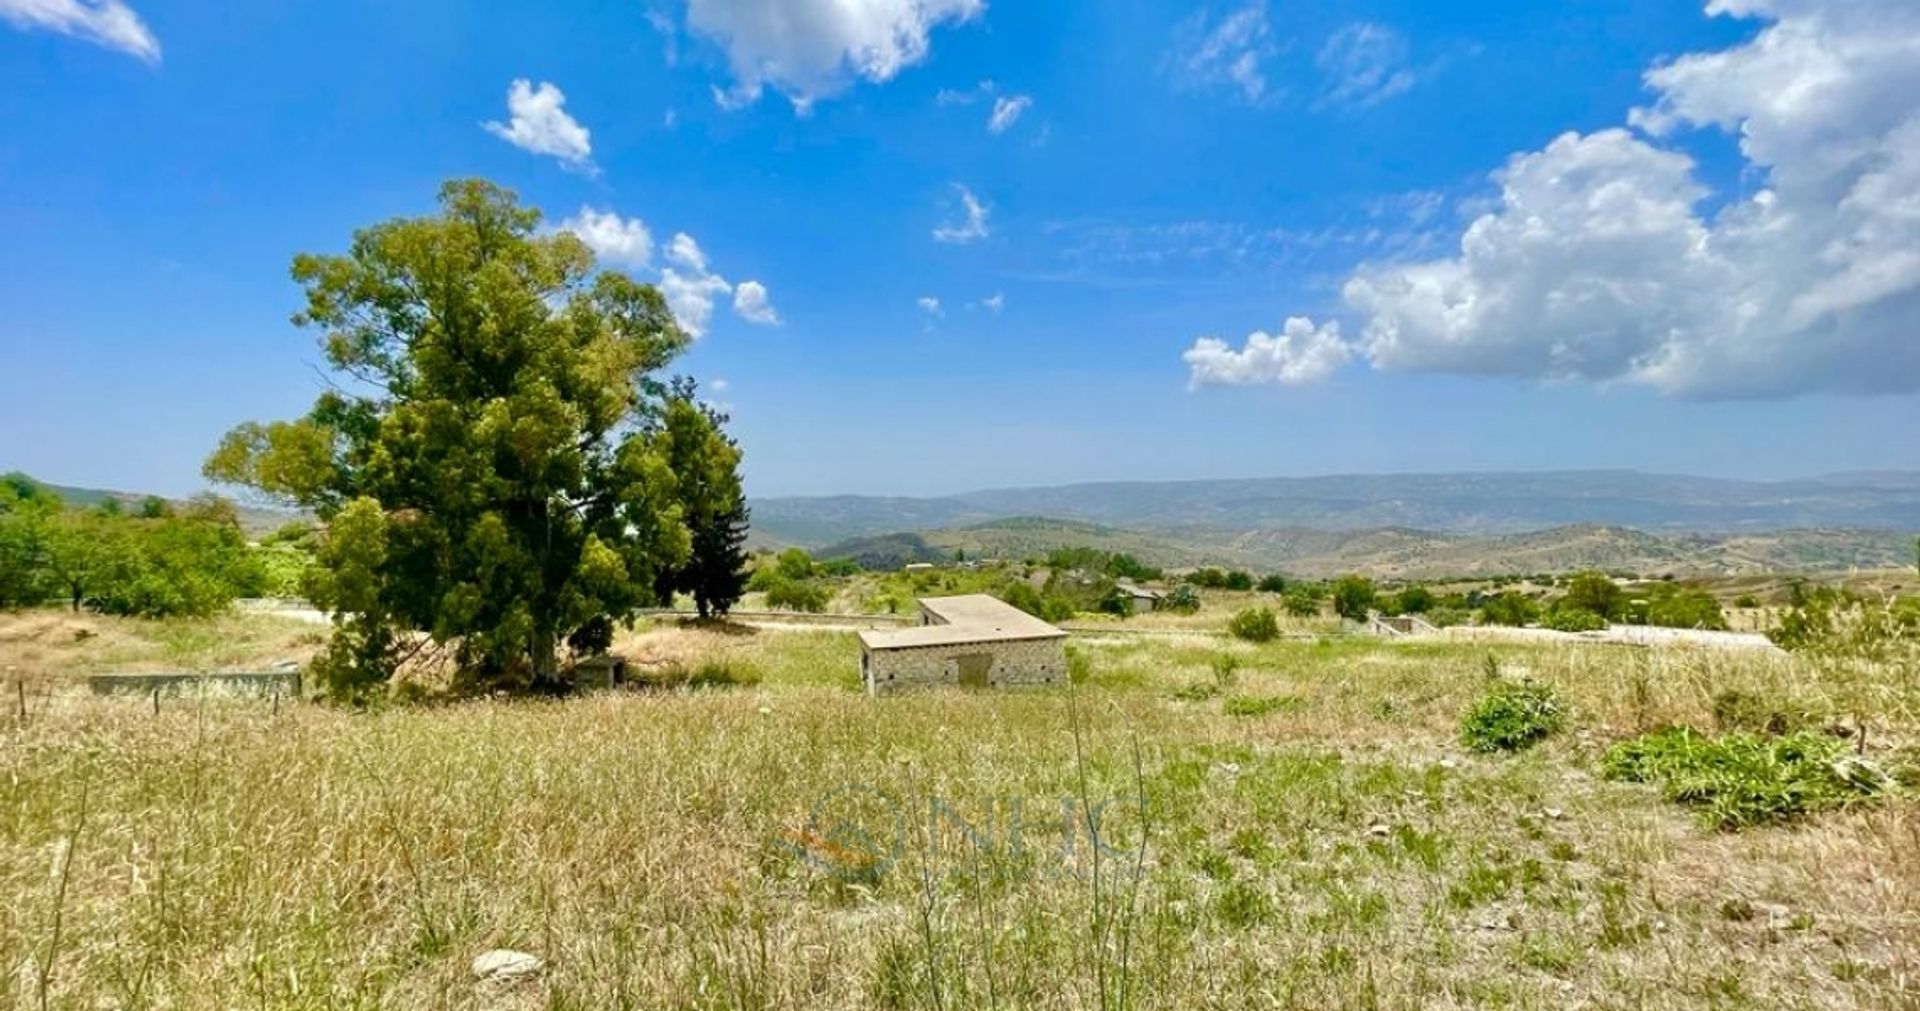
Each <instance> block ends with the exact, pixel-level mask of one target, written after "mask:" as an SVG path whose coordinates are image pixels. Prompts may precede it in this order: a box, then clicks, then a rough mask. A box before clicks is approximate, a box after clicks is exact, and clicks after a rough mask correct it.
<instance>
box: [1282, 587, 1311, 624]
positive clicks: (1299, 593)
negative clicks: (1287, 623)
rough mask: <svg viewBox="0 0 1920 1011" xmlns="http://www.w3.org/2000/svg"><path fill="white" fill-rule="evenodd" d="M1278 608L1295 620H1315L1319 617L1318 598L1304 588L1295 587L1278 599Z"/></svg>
mask: <svg viewBox="0 0 1920 1011" xmlns="http://www.w3.org/2000/svg"><path fill="white" fill-rule="evenodd" d="M1280 606H1281V607H1283V608H1285V609H1286V612H1287V614H1289V615H1291V616H1292V617H1295V618H1317V617H1319V616H1320V598H1319V597H1318V596H1316V595H1314V593H1313V591H1311V590H1309V589H1307V588H1306V587H1304V586H1296V587H1293V588H1292V589H1290V590H1288V591H1287V592H1286V595H1285V596H1283V597H1281V598H1280Z"/></svg>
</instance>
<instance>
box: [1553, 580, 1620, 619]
mask: <svg viewBox="0 0 1920 1011" xmlns="http://www.w3.org/2000/svg"><path fill="white" fill-rule="evenodd" d="M1626 607H1627V594H1626V591H1624V590H1622V589H1620V584H1618V583H1616V582H1614V581H1613V580H1612V579H1609V578H1608V577H1607V575H1606V573H1604V572H1581V573H1577V574H1575V575H1574V577H1573V579H1572V580H1571V581H1570V582H1568V583H1567V593H1566V596H1564V597H1561V598H1560V600H1559V602H1558V603H1557V604H1556V605H1555V609H1556V610H1565V609H1570V610H1576V611H1585V612H1587V613H1588V614H1591V615H1594V616H1596V617H1599V618H1602V619H1604V620H1606V621H1618V620H1619V619H1620V618H1622V617H1624V616H1625V613H1626Z"/></svg>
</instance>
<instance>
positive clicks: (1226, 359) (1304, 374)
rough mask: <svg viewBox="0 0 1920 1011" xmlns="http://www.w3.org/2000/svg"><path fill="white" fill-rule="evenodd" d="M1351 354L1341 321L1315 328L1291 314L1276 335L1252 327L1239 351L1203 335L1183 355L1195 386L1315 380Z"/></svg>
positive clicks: (1289, 383) (1342, 363)
mask: <svg viewBox="0 0 1920 1011" xmlns="http://www.w3.org/2000/svg"><path fill="white" fill-rule="evenodd" d="M1352 356H1353V348H1352V347H1351V346H1350V345H1349V344H1347V342H1346V341H1344V340H1341V339H1340V324H1339V323H1334V322H1329V323H1326V324H1324V325H1321V326H1314V325H1313V321H1312V320H1310V319H1307V318H1306V317H1304V316H1295V317H1293V318H1291V319H1289V320H1287V322H1286V325H1285V326H1283V327H1281V329H1280V336H1278V337H1275V336H1274V335H1272V334H1270V333H1267V332H1266V331H1264V330H1255V331H1254V332H1253V333H1251V334H1249V335H1247V342H1246V344H1245V345H1244V346H1243V347H1242V348H1241V349H1240V350H1238V351H1236V350H1234V349H1233V347H1232V346H1231V345H1229V344H1228V343H1227V342H1226V341H1223V340H1221V339H1219V338H1217V337H1202V338H1200V339H1199V340H1197V341H1195V342H1194V344H1193V347H1191V348H1188V349H1187V353H1186V354H1185V355H1182V356H1181V357H1182V358H1184V359H1185V360H1186V363H1187V367H1188V368H1189V369H1190V370H1192V375H1193V385H1195V386H1254V385H1259V384H1262V383H1284V384H1288V385H1295V384H1299V383H1312V382H1318V381H1319V380H1322V379H1325V378H1327V377H1328V376H1330V375H1332V374H1333V372H1334V370H1335V369H1338V368H1339V367H1340V366H1342V365H1344V364H1346V362H1347V359H1348V358H1350V357H1352Z"/></svg>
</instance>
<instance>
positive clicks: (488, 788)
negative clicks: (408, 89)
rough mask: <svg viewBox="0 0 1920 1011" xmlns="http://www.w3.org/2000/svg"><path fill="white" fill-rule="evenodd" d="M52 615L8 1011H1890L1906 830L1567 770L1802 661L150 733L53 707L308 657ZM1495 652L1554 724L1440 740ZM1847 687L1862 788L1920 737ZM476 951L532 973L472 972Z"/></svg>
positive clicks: (756, 643)
mask: <svg viewBox="0 0 1920 1011" xmlns="http://www.w3.org/2000/svg"><path fill="white" fill-rule="evenodd" d="M73 620H75V619H72V618H70V617H69V616H64V615H58V616H56V615H52V614H28V615H20V616H8V617H5V618H0V648H3V649H5V650H6V653H5V654H4V655H5V659H4V660H0V665H6V666H14V667H24V666H32V667H34V668H35V671H36V673H38V674H43V675H45V676H48V677H51V678H55V679H56V681H55V682H54V683H53V688H51V689H49V690H50V691H51V692H52V694H51V695H49V696H47V697H44V698H42V699H41V700H40V701H38V702H36V704H35V708H34V709H33V710H32V711H31V712H30V713H29V716H28V719H27V720H26V721H25V722H24V723H22V722H21V721H19V720H18V719H17V717H16V716H15V715H14V714H12V712H11V711H10V710H9V711H8V712H7V713H6V714H5V715H4V716H0V1006H6V1007H21V1008H39V1007H46V1008H76V1009H77V1008H87V1009H93V1008H126V1009H135V1008H156V1009H158V1008H167V1009H173V1008H181V1009H200V1008H209V1009H211V1008H222V1009H225V1008H241V1007H258V1008H450V1009H491V1008H503V1009H506V1008H513V1009H519V1008H553V1009H609V1008H635V1009H639V1008H688V1009H693V1008H716V1009H717V1008H809V1009H813V1008H868V1007H875V1008H926V1009H933V1008H956V1009H957V1008H1061V1009H1069V1008H1072V1009H1080V1008H1101V1009H1106V1008H1127V1007H1137V1008H1169V1009H1171V1008H1201V1007H1216V1008H1272V1007H1283V1008H1284V1007H1297V1008H1328V1007H1342V1008H1347V1007H1352V1008H1369V1007H1371V1008H1407V1009H1412V1008H1468V1007H1474V1008H1484V1007H1499V1008H1540V1009H1545V1008H1569V1007H1584V1008H1656V1007H1657V1008H1768V1009H1773V1008H1833V1007H1839V1008H1889V1009H1892V1008H1910V1007H1914V1006H1916V1004H1917V1003H1920V976H1917V975H1916V973H1917V972H1920V810H1917V809H1916V808H1915V806H1914V803H1913V801H1912V800H1911V799H1909V798H1908V797H1907V796H1904V795H1902V794H1899V793H1896V794H1895V795H1893V796H1891V797H1889V798H1886V799H1884V800H1882V801H1880V802H1879V803H1877V804H1874V805H1871V806H1861V807H1858V808H1855V809H1849V810H1842V811H1836V812H1829V813H1826V814H1822V815H1819V816H1816V817H1813V818H1809V819H1806V820H1803V821H1800V822H1796V823H1790V824H1787V825H1784V826H1776V827H1765V828H1756V829H1751V830H1748V831H1745V832H1742V833H1737V834H1735V833H1725V832H1719V831H1715V830H1712V829H1710V828H1707V827H1704V826H1703V825H1702V824H1701V823H1700V822H1699V821H1698V820H1697V819H1696V818H1694V817H1693V816H1692V815H1690V814H1689V813H1688V812H1687V811H1685V810H1683V809H1681V808H1679V807H1677V806H1674V805H1672V804H1669V803H1667V802H1665V801H1663V800H1662V799H1661V797H1660V796H1659V794H1658V793H1657V791H1656V790H1655V789H1654V788H1652V787H1647V786H1639V785H1631V784H1622V783H1615V782H1610V781H1607V780H1604V779H1602V778H1601V777H1600V776H1599V775H1598V774H1597V772H1596V763H1597V759H1598V756H1599V754H1600V752H1601V751H1602V750H1603V748H1604V747H1605V746H1606V745H1607V744H1608V743H1610V742H1612V741H1614V740H1616V739H1618V738H1621V737H1623V736H1626V735H1629V734H1631V733H1634V732H1635V731H1637V730H1640V729H1646V728H1651V727H1655V726H1658V725H1661V724H1666V723H1672V722H1685V723H1691V724H1694V725H1697V726H1701V727H1704V728H1712V726H1713V724H1714V716H1713V713H1712V704H1713V699H1714V697H1715V696H1716V695H1718V694H1720V693H1722V692H1725V691H1728V690H1730V689H1738V690H1741V691H1745V692H1748V693H1750V694H1752V695H1756V696H1760V697H1763V698H1766V699H1770V700H1777V701H1779V702H1781V703H1782V704H1789V703H1791V704H1794V705H1797V706H1799V707H1801V708H1804V709H1807V710H1810V711H1815V712H1837V711H1838V710H1839V709H1840V708H1842V706H1841V704H1840V702H1839V698H1840V696H1841V693H1842V692H1844V693H1847V697H1849V698H1854V697H1857V696H1858V693H1859V691H1860V690H1861V686H1860V685H1858V684H1848V685H1844V686H1843V685H1831V684H1827V683H1826V682H1824V681H1823V680H1822V678H1821V675H1820V674H1819V673H1818V672H1817V671H1816V670H1814V669H1813V668H1810V667H1807V666H1804V665H1802V664H1801V663H1799V662H1798V661H1795V660H1792V659H1788V658H1778V657H1765V656H1751V655H1731V654H1713V653H1702V652H1686V651H1652V650H1639V649H1628V648H1620V647H1601V646H1574V647H1564V646H1563V647H1553V648H1541V647H1528V646H1500V647H1497V648H1495V649H1493V650H1492V651H1491V652H1490V651H1489V650H1488V649H1487V648H1485V647H1464V646H1457V645H1455V646H1436V645H1419V644H1388V643H1379V642H1373V641H1366V640H1354V639H1339V638H1327V639H1322V640H1292V641H1282V642H1277V643H1273V644H1269V645H1265V646H1252V645H1248V644H1244V643H1237V642H1231V641H1229V640H1225V639H1221V638H1218V637H1214V636H1205V635H1198V634H1186V633H1183V632H1180V631H1169V632H1168V633H1167V634H1165V635H1163V636H1148V637H1125V638H1122V637H1098V636H1095V637H1087V638H1085V639H1080V640H1077V641H1076V643H1075V645H1074V650H1075V654H1076V657H1077V659H1076V662H1075V666H1076V668H1077V669H1078V671H1079V673H1080V675H1081V679H1080V681H1079V683H1077V684H1076V685H1075V686H1074V687H1073V688H1071V689H1060V690H1053V691H1043V692H1030V693H1013V694H968V693H961V692H936V693H929V694H922V695H910V696H903V697H896V698H887V699H878V700H876V699H871V698H868V697H866V696H864V695H862V694H860V693H859V692H858V691H857V686H856V675H855V657H856V656H857V645H856V643H855V642H854V640H853V637H852V636H851V634H849V633H846V632H842V631H833V630H818V629H778V630H775V629H731V630H714V629H694V628H682V627H678V626H671V625H668V626H660V627H651V628H642V629H640V630H638V631H636V632H635V633H633V634H631V635H629V636H628V637H626V638H625V639H624V640H623V642H622V643H621V648H622V649H623V650H625V651H626V652H628V653H629V654H630V655H633V656H634V657H635V658H636V659H638V660H640V661H641V662H642V663H643V665H660V664H674V663H680V664H692V663H713V664H716V665H718V666H719V667H722V668H724V669H726V670H728V671H729V672H731V673H732V674H733V675H734V676H735V677H736V678H737V679H738V680H740V681H744V682H754V683H752V684H747V685H741V686H736V687H731V688H716V689H706V690H698V691H673V692H625V693H612V694H601V695H595V696H590V697H583V698H578V699H572V700H567V701H552V702H539V701H506V700H494V701H475V702H462V703H451V704H442V705H426V706H417V707H411V708H401V707H393V708H387V709H382V710H378V711H372V712H364V713H356V712H348V711H343V710H339V709H334V708H328V707H323V706H289V707H282V708H280V709H279V710H278V712H277V713H276V712H275V711H274V710H273V709H272V708H270V707H269V706H267V705H266V704H265V703H260V702H252V703H249V702H244V701H224V702H216V701H194V700H185V699H183V700H178V701H176V702H174V703H171V704H169V705H168V706H166V707H163V708H162V710H161V712H160V713H159V715H158V716H155V715H154V714H153V713H152V712H151V710H150V709H149V708H148V707H147V706H146V705H144V704H143V703H141V702H139V701H114V700H92V699H83V698H77V697H70V696H65V695H62V694H60V693H59V691H58V690H57V689H58V681H57V678H58V677H59V676H61V674H62V672H66V673H84V672H86V671H88V670H97V669H102V668H105V667H112V666H115V665H117V664H121V663H135V662H145V661H148V660H154V659H160V658H163V657H175V658H176V659H177V660H178V661H179V662H184V663H189V664H191V663H200V662H207V663H213V662H223V661H225V660H227V659H232V660H234V661H235V662H236V663H238V662H242V661H245V660H251V659H255V658H266V657H278V656H280V655H282V654H284V653H286V652H287V651H289V650H292V649H294V648H295V647H297V646H298V645H299V644H300V643H302V642H307V641H310V633H311V630H307V629H298V628H287V627H283V626H282V625H281V624H280V623H278V622H273V621H271V620H270V619H261V618H248V619H237V618H236V619H223V621H222V622H220V623H216V624H214V625H211V626H208V627H206V628H204V629H197V630H191V631H189V630H188V629H186V628H184V627H183V628H180V629H173V630H169V629H168V628H167V627H166V626H142V625H138V624H135V623H125V624H121V623H108V624H106V625H100V626H99V627H96V628H95V629H94V632H93V634H92V635H91V636H89V637H86V638H84V639H78V640H76V639H74V637H73V634H72V630H71V629H67V630H66V631H65V632H64V633H60V632H59V631H58V630H57V629H58V627H60V626H58V625H57V624H56V623H66V622H71V621H73ZM80 620H85V621H96V619H80ZM33 629H38V631H37V632H33V631H29V630H33ZM62 634H64V635H65V639H64V640H62V639H61V635H62ZM303 637H306V638H303ZM182 643H186V644H182ZM193 644H197V645H193ZM1490 656H1491V657H1492V658H1493V659H1492V666H1496V667H1498V669H1499V670H1500V671H1501V672H1502V673H1503V674H1504V675H1506V676H1510V677H1511V676H1521V675H1525V676H1528V677H1531V678H1533V679H1536V680H1538V681H1541V682H1544V683H1547V684H1550V685H1552V686H1554V687H1555V688H1557V689H1558V690H1559V691H1560V692H1561V693H1562V695H1563V697H1564V698H1565V699H1566V700H1567V702H1568V705H1569V709H1570V719H1569V723H1568V726H1567V729H1566V730H1565V731H1564V732H1562V733H1561V734H1559V735H1557V736H1555V737H1552V738H1549V739H1548V740H1546V741H1545V742H1544V743H1543V744H1541V745H1540V746H1539V747H1537V748H1535V749H1533V750H1531V751H1527V752H1523V753H1521V754H1518V755H1512V756H1497V757H1489V756H1482V755H1479V754H1475V753H1470V752H1469V751H1467V750H1466V749H1465V748H1463V747H1462V746H1461V745H1460V744H1459V727H1460V719H1461V715H1462V713H1463V712H1464V711H1465V710H1466V709H1467V708H1468V707H1469V706H1470V705H1472V704H1473V702H1474V701H1475V700H1476V699H1478V698H1479V697H1480V696H1481V694H1482V692H1483V691H1484V688H1485V684H1486V679H1487V670H1488V667H1489V657H1490ZM1228 657H1231V661H1230V662H1229V661H1228V660H1227V659H1226V658H1228ZM1229 667H1230V668H1231V670H1232V674H1231V677H1230V679H1228V680H1230V683H1229V684H1227V685H1226V687H1225V688H1224V689H1223V690H1222V691H1220V692H1219V693H1218V694H1217V695H1216V696H1214V697H1207V696H1208V695H1209V694H1211V693H1210V692H1206V691H1195V690H1193V686H1195V685H1208V684H1213V685H1218V684H1219V683H1220V682H1221V680H1222V678H1221V676H1220V674H1219V673H1218V672H1219V671H1222V670H1226V669H1228V668H1229ZM55 668H57V669H55ZM1870 687H1871V689H1872V691H1873V697H1874V698H1875V699H1876V700H1877V711H1878V713H1879V716H1878V725H1877V726H1876V732H1875V735H1874V737H1873V739H1872V741H1871V747H1870V749H1869V755H1870V756H1872V757H1874V758H1876V760H1880V761H1884V762H1887V763H1890V764H1891V763H1894V762H1895V761H1896V760H1897V759H1898V758H1899V756H1900V754H1901V752H1902V750H1903V749H1904V748H1905V746H1906V745H1907V744H1908V743H1909V742H1911V741H1912V740H1914V735H1915V731H1916V729H1920V722H1916V720H1915V718H1914V713H1915V712H1916V711H1920V710H1917V709H1916V701H1917V700H1916V698H1915V695H1914V691H1913V688H1912V685H1911V684H1910V683H1909V682H1908V680H1907V677H1906V675H1905V674H1902V673H1900V672H1888V674H1887V676H1886V678H1884V679H1883V680H1881V681H1879V682H1876V683H1875V684H1874V685H1872V686H1870ZM1183 696H1184V697H1185V698H1190V699H1192V701H1185V700H1183ZM1096 833H1097V835H1098V842H1099V845H1096V844H1095V842H1096V840H1095V838H1094V837H1095V835H1096ZM493 948H511V949H517V950H522V951H527V952H531V953H534V954H536V955H538V956H540V957H541V958H542V959H543V960H544V961H545V963H546V968H545V970H544V971H543V972H542V973H541V974H539V975H538V976H537V977H536V978H533V979H530V980H526V981H522V982H520V983H518V984H515V985H507V986H502V985H496V984H491V983H479V982H476V981H475V979H474V977H473V975H472V973H471V972H470V970H469V963H470V961H471V960H472V959H473V958H474V956H475V955H477V954H479V953H481V952H483V951H485V950H488V949H493Z"/></svg>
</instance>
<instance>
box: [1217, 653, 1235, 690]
mask: <svg viewBox="0 0 1920 1011" xmlns="http://www.w3.org/2000/svg"><path fill="white" fill-rule="evenodd" d="M1210 664H1211V666H1212V667H1213V683H1214V684H1217V685H1219V686H1220V688H1221V690H1222V691H1224V690H1226V689H1228V688H1232V687H1233V685H1234V682H1236V681H1238V680H1239V679H1240V658H1239V657H1237V656H1234V655H1233V654H1232V653H1215V654H1214V655H1213V659H1212V660H1211V661H1210Z"/></svg>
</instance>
